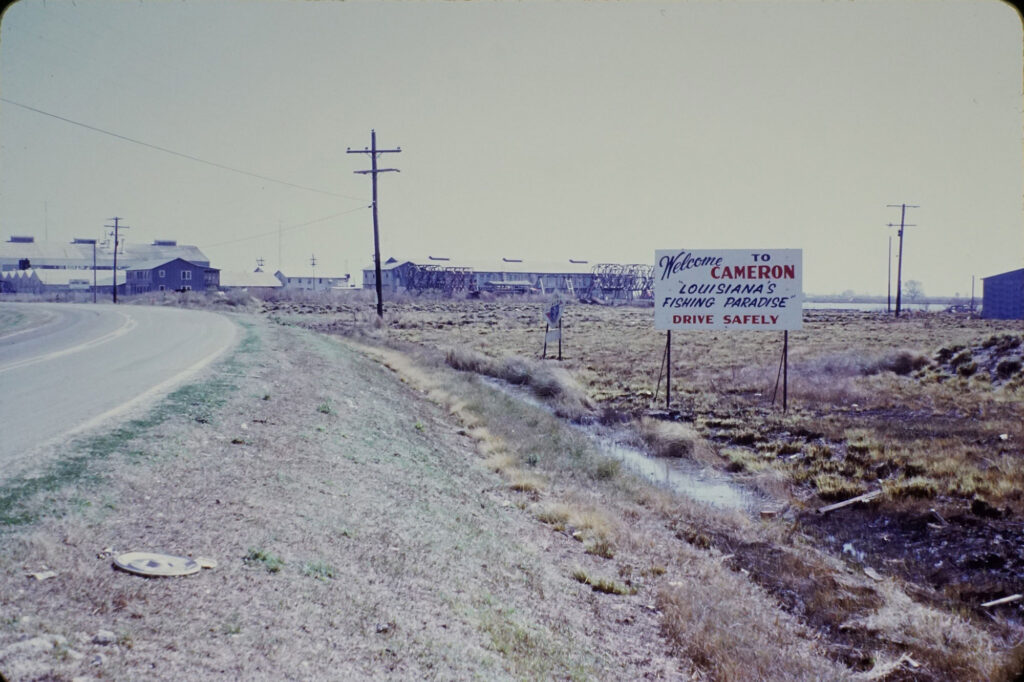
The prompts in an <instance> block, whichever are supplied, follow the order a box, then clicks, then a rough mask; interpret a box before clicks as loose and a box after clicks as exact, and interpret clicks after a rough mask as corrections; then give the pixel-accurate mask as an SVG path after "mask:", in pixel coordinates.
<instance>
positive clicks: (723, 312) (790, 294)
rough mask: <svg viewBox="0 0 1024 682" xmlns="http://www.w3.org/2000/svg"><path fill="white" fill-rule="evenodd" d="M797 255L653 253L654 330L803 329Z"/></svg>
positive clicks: (765, 252)
mask: <svg viewBox="0 0 1024 682" xmlns="http://www.w3.org/2000/svg"><path fill="white" fill-rule="evenodd" d="M802 303H803V250H802V249H773V250H748V249H718V250H714V249H711V250H708V249H703V250H690V249H676V250H659V251H655V252H654V327H655V329H667V330H674V329H678V330H695V329H726V330H728V329H748V330H749V329H753V330H763V331H767V330H789V329H800V328H802V327H803V310H802V307H801V306H802Z"/></svg>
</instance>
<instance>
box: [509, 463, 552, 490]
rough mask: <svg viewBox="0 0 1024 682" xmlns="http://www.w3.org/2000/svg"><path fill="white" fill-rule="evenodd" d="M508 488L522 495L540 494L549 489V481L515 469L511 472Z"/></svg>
mask: <svg viewBox="0 0 1024 682" xmlns="http://www.w3.org/2000/svg"><path fill="white" fill-rule="evenodd" d="M509 478H510V480H509V484H508V487H509V488H511V489H512V490H515V491H517V492H521V493H539V492H541V491H542V490H544V488H545V487H547V481H546V480H545V479H544V478H543V477H542V476H538V475H537V474H532V473H529V472H526V471H521V470H518V469H515V470H513V471H510V472H509Z"/></svg>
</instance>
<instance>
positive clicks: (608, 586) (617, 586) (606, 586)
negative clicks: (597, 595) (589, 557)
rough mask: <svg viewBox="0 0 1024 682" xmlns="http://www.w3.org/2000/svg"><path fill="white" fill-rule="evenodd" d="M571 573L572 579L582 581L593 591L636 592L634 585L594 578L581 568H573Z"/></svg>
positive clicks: (609, 592)
mask: <svg viewBox="0 0 1024 682" xmlns="http://www.w3.org/2000/svg"><path fill="white" fill-rule="evenodd" d="M571 575H572V579H573V580H575V581H576V582H579V583H583V584H584V585H589V586H590V589H592V590H594V591H595V592H603V593H604V594H618V595H627V594H636V593H637V589H636V588H635V587H627V586H626V585H623V584H622V583H620V582H617V581H615V580H612V579H611V578H594V577H592V576H591V575H590V574H588V573H587V572H586V571H585V570H584V569H582V568H576V569H573V572H572V574H571Z"/></svg>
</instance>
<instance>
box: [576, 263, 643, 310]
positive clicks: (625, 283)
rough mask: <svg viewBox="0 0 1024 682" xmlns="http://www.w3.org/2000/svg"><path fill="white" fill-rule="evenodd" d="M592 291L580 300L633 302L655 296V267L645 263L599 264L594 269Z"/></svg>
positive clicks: (583, 295)
mask: <svg viewBox="0 0 1024 682" xmlns="http://www.w3.org/2000/svg"><path fill="white" fill-rule="evenodd" d="M593 274H594V276H593V278H592V279H591V285H590V290H589V291H587V292H585V293H581V295H580V298H585V299H592V300H609V299H610V300H618V301H632V300H635V299H638V298H639V299H645V298H652V297H653V296H654V266H653V265H646V264H643V263H633V264H630V265H620V264H618V263H598V264H597V265H595V266H594V268H593Z"/></svg>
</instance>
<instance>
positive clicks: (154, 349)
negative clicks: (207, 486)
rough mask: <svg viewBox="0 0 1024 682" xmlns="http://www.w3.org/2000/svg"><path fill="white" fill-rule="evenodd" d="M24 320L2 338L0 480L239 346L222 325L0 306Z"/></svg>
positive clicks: (213, 317) (192, 318)
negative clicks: (43, 450) (50, 448)
mask: <svg viewBox="0 0 1024 682" xmlns="http://www.w3.org/2000/svg"><path fill="white" fill-rule="evenodd" d="M0 306H2V307H3V308H4V309H7V310H8V311H10V310H16V311H17V312H19V313H22V315H23V316H24V317H25V318H27V319H29V320H30V321H31V322H30V324H29V325H28V326H26V327H23V328H19V329H15V330H13V331H11V332H8V333H6V334H5V333H4V330H2V329H0V479H3V478H5V477H6V476H7V475H8V474H11V473H13V472H14V471H15V470H21V469H23V468H24V467H26V466H30V465H31V464H32V462H31V460H32V456H33V454H34V453H36V452H38V451H39V450H40V449H41V448H43V447H44V446H48V445H53V444H54V443H59V442H60V440H62V439H66V438H68V437H70V436H71V435H72V434H73V433H75V432H79V431H82V430H84V429H87V428H91V427H94V426H96V425H98V424H100V423H101V422H103V421H106V420H108V419H111V418H113V417H115V416H117V415H118V414H121V413H124V412H126V411H127V410H129V409H132V408H135V407H140V406H142V405H144V404H145V403H147V402H148V401H151V400H153V399H155V398H157V397H159V396H161V395H164V394H166V393H167V392H169V391H170V390H172V389H173V388H174V387H175V386H177V385H179V384H181V383H182V382H184V381H185V380H186V379H188V378H189V377H190V376H192V375H193V374H195V373H196V372H197V371H198V370H200V369H202V368H203V367H204V366H206V365H207V364H209V363H210V362H212V361H213V360H214V359H215V358H216V357H217V356H219V355H220V354H221V353H223V352H224V351H226V350H228V349H229V348H231V347H232V346H233V345H234V343H235V341H236V339H237V336H238V334H237V330H238V328H237V326H236V325H235V324H234V323H232V322H231V321H230V320H228V319H227V318H226V317H224V316H223V315H218V314H216V313H211V312H207V311H199V310H184V309H181V308H162V307H150V306H133V305H119V306H114V305H110V304H100V305H89V304H71V303H68V304H60V303H0Z"/></svg>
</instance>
